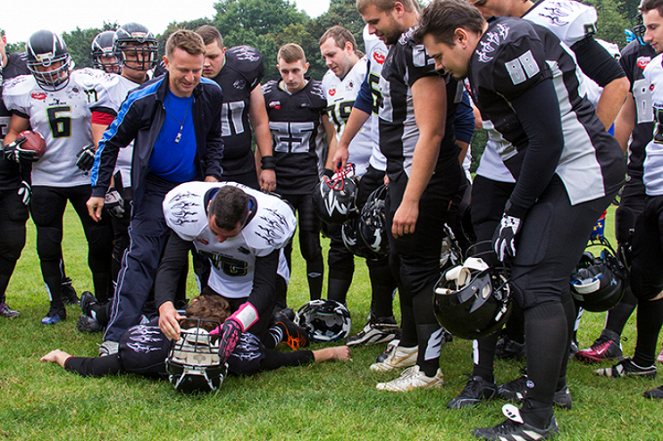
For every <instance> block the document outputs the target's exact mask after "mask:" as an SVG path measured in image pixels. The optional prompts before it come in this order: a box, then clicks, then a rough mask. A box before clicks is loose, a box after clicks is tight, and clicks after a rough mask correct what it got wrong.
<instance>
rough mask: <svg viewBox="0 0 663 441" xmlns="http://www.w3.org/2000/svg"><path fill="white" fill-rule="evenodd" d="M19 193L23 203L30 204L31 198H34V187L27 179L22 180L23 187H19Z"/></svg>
mask: <svg viewBox="0 0 663 441" xmlns="http://www.w3.org/2000/svg"><path fill="white" fill-rule="evenodd" d="M18 195H19V196H20V197H21V202H23V205H28V204H30V199H32V187H30V184H29V183H28V182H27V181H21V187H20V188H19V189H18Z"/></svg>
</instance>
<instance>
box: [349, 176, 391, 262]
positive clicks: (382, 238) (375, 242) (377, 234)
mask: <svg viewBox="0 0 663 441" xmlns="http://www.w3.org/2000/svg"><path fill="white" fill-rule="evenodd" d="M386 197H387V187H385V186H384V185H381V186H380V187H378V188H376V189H375V190H374V191H373V192H372V193H371V194H370V195H369V196H368V199H367V200H366V203H365V204H364V206H363V207H362V209H361V216H360V217H359V222H358V225H357V228H358V229H359V235H360V236H361V239H362V240H363V241H364V243H365V244H366V246H367V247H368V248H369V249H370V250H371V251H372V252H373V253H375V255H376V258H378V257H380V256H386V255H388V254H389V236H387V234H388V232H387V217H386V213H385V199H386ZM346 246H347V245H346Z"/></svg>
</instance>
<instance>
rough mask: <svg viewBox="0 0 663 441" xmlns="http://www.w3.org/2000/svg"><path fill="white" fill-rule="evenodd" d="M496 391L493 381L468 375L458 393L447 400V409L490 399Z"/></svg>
mask: <svg viewBox="0 0 663 441" xmlns="http://www.w3.org/2000/svg"><path fill="white" fill-rule="evenodd" d="M468 376H469V375H468ZM496 393H497V386H496V385H495V383H491V382H488V381H486V380H484V379H483V378H482V377H479V376H474V377H471V376H470V379H469V380H468V381H467V384H466V385H465V388H464V389H463V390H462V391H461V392H460V394H458V396H457V397H456V398H454V399H453V400H451V401H449V404H447V409H462V408H463V407H472V406H476V405H477V404H479V403H480V402H481V401H483V400H490V399H491V398H493V397H494V396H495V394H496Z"/></svg>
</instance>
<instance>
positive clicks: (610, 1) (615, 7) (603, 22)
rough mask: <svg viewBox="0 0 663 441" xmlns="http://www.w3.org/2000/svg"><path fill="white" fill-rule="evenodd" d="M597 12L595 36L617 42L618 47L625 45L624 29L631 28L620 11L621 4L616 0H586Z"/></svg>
mask: <svg viewBox="0 0 663 441" xmlns="http://www.w3.org/2000/svg"><path fill="white" fill-rule="evenodd" d="M586 3H587V4H589V5H592V6H594V8H596V12H597V13H598V20H597V28H598V32H597V34H596V38H600V39H602V40H605V41H609V42H610V43H615V44H618V45H619V47H620V49H621V48H623V47H624V46H626V38H625V36H624V29H631V28H632V26H631V22H630V21H629V20H628V19H627V18H626V15H625V14H624V13H623V12H622V5H621V4H619V3H617V0H587V2H586Z"/></svg>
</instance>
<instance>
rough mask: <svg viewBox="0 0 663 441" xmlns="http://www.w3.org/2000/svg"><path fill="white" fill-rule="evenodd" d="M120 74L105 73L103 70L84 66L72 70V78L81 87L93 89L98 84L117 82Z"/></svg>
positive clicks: (110, 84) (104, 84) (104, 85)
mask: <svg viewBox="0 0 663 441" xmlns="http://www.w3.org/2000/svg"><path fill="white" fill-rule="evenodd" d="M119 78H120V76H119V75H117V74H111V73H106V72H104V71H103V70H99V69H92V68H91V67H86V68H83V69H80V70H75V71H74V72H72V79H73V80H74V82H75V83H76V84H77V85H78V86H80V87H82V88H83V89H94V88H96V87H99V86H103V87H107V86H112V85H115V84H117V83H118V82H119Z"/></svg>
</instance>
